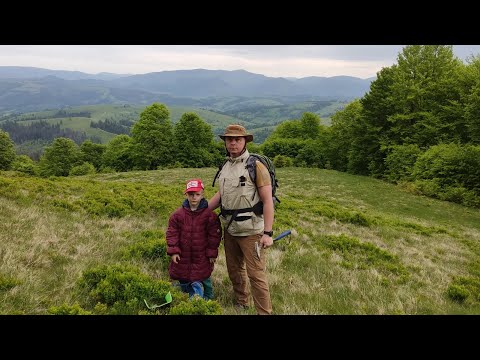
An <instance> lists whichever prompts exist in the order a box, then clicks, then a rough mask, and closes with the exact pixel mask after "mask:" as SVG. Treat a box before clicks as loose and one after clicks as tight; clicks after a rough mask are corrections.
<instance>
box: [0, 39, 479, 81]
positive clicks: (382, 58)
mask: <svg viewBox="0 0 480 360" xmlns="http://www.w3.org/2000/svg"><path fill="white" fill-rule="evenodd" d="M402 48H403V45H0V66H31V67H38V68H46V69H52V70H72V71H81V72H85V73H90V74H96V73H99V72H110V73H117V74H144V73H149V72H158V71H167V70H190V69H208V70H239V69H243V70H247V71H249V72H252V73H256V74H263V75H266V76H272V77H297V78H301V77H307V76H326V77H330V76H338V75H348V76H356V77H359V78H364V79H365V78H369V77H372V76H375V75H376V73H377V72H378V71H380V70H381V69H382V68H383V67H386V66H391V65H393V64H394V63H396V61H397V56H398V54H399V53H400V52H401V50H402ZM453 51H454V53H455V55H456V56H458V57H459V58H460V59H461V60H463V61H465V60H466V58H467V57H468V56H470V55H479V54H480V45H454V46H453Z"/></svg>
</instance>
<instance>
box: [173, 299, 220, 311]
mask: <svg viewBox="0 0 480 360" xmlns="http://www.w3.org/2000/svg"><path fill="white" fill-rule="evenodd" d="M169 314H170V315H221V314H222V308H221V307H220V304H219V303H218V302H217V301H214V300H204V299H202V298H200V297H198V296H194V297H192V298H191V299H190V301H183V302H181V303H179V304H178V305H176V306H174V307H172V308H171V309H170V312H169Z"/></svg>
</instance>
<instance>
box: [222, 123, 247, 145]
mask: <svg viewBox="0 0 480 360" xmlns="http://www.w3.org/2000/svg"><path fill="white" fill-rule="evenodd" d="M218 136H220V138H221V139H222V140H225V138H226V137H227V136H235V137H237V136H242V137H244V138H245V140H246V141H247V142H250V141H253V135H252V134H247V130H245V128H244V127H243V126H242V125H238V124H234V125H228V126H227V128H226V129H225V133H224V134H223V135H218Z"/></svg>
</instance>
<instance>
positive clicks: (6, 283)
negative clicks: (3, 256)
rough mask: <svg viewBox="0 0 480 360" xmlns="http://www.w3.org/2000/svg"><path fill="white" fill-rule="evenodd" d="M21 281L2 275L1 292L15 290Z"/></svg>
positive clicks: (0, 275) (0, 277)
mask: <svg viewBox="0 0 480 360" xmlns="http://www.w3.org/2000/svg"><path fill="white" fill-rule="evenodd" d="M19 284H20V281H19V280H17V279H15V278H12V277H10V276H5V275H2V274H0V291H5V290H10V289H13V288H14V287H15V286H17V285H19Z"/></svg>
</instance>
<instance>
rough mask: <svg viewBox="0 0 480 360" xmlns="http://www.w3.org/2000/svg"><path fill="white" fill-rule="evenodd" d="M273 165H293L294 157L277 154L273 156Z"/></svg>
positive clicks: (279, 166)
mask: <svg viewBox="0 0 480 360" xmlns="http://www.w3.org/2000/svg"><path fill="white" fill-rule="evenodd" d="M273 165H275V167H277V168H281V167H290V166H293V160H292V158H290V157H288V156H285V155H277V156H275V157H274V158H273Z"/></svg>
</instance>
